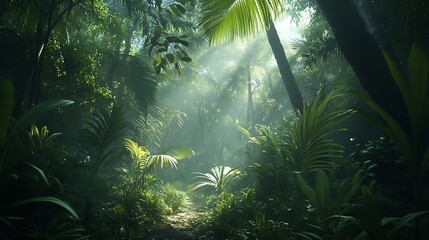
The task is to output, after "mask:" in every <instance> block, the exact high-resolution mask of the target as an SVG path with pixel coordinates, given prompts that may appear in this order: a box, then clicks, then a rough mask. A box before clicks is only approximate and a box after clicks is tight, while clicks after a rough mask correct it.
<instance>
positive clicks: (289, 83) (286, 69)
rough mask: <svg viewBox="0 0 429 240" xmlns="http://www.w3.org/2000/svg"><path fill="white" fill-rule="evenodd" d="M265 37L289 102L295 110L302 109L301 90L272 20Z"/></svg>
mask: <svg viewBox="0 0 429 240" xmlns="http://www.w3.org/2000/svg"><path fill="white" fill-rule="evenodd" d="M267 37H268V42H269V43H270V46H271V49H272V51H273V53H274V57H275V59H276V61H277V65H278V67H279V70H280V75H281V77H282V80H283V83H284V84H285V86H286V91H287V93H288V95H289V99H290V102H291V103H292V106H293V108H294V109H295V110H298V111H302V108H303V99H302V95H301V91H300V90H299V88H298V84H296V80H295V76H294V75H293V73H292V69H291V67H290V64H289V61H288V60H287V58H286V54H285V51H284V49H283V46H282V43H281V42H280V38H279V35H278V34H277V30H276V28H275V26H274V23H273V22H271V23H270V29H268V31H267Z"/></svg>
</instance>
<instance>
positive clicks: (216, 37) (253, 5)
mask: <svg viewBox="0 0 429 240" xmlns="http://www.w3.org/2000/svg"><path fill="white" fill-rule="evenodd" d="M204 6H205V7H204V9H203V17H202V19H201V21H200V25H201V27H202V29H203V33H204V35H205V36H206V37H208V38H209V41H210V44H214V43H221V42H225V41H228V40H237V39H239V38H241V37H247V36H250V35H254V34H255V33H257V32H258V31H261V30H267V29H268V30H267V37H268V42H269V44H270V46H271V49H272V51H273V53H274V57H275V59H276V61H277V65H278V67H279V70H280V75H281V76H282V80H283V83H284V84H285V86H286V91H287V92H288V94H289V98H290V100H291V103H292V106H293V108H294V109H296V110H299V111H302V108H303V99H302V95H301V91H300V90H299V88H298V85H297V84H296V81H295V77H294V75H293V73H292V70H291V67H290V64H289V61H288V60H287V58H286V54H285V52H284V49H283V46H282V44H281V42H280V38H279V36H278V34H277V31H276V28H275V26H274V23H273V19H274V18H275V17H276V16H277V15H278V13H279V12H280V8H281V6H282V1H281V0H229V1H225V0H214V1H212V0H210V1H209V0H206V1H205V2H204Z"/></svg>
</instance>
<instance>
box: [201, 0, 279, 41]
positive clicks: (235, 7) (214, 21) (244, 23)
mask: <svg viewBox="0 0 429 240" xmlns="http://www.w3.org/2000/svg"><path fill="white" fill-rule="evenodd" d="M202 6H204V8H203V16H202V18H201V20H200V26H201V27H202V29H203V34H204V35H205V36H206V37H208V38H209V42H210V44H217V43H223V42H226V41H231V40H238V39H240V38H242V37H248V36H250V35H255V34H256V33H258V32H259V31H264V30H266V29H267V28H268V27H269V25H270V21H272V20H273V19H274V18H275V17H277V15H278V13H279V11H280V8H281V6H282V0H205V1H203V3H202Z"/></svg>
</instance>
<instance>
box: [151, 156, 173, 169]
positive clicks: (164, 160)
mask: <svg viewBox="0 0 429 240" xmlns="http://www.w3.org/2000/svg"><path fill="white" fill-rule="evenodd" d="M167 164H169V165H170V166H171V167H173V168H177V159H176V158H174V157H172V156H170V155H167V154H157V155H152V156H150V157H149V162H148V165H149V166H150V167H152V168H155V167H156V166H157V165H160V167H161V168H163V167H164V165H167Z"/></svg>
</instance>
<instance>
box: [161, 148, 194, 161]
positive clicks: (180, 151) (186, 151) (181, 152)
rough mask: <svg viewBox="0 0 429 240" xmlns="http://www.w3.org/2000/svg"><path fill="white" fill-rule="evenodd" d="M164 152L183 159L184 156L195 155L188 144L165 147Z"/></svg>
mask: <svg viewBox="0 0 429 240" xmlns="http://www.w3.org/2000/svg"><path fill="white" fill-rule="evenodd" d="M165 153H166V154H168V155H170V156H172V157H173V158H175V159H177V160H183V159H185V158H188V157H193V156H194V155H195V151H194V149H192V148H191V147H188V146H175V147H172V148H169V149H167V150H166V151H165Z"/></svg>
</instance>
